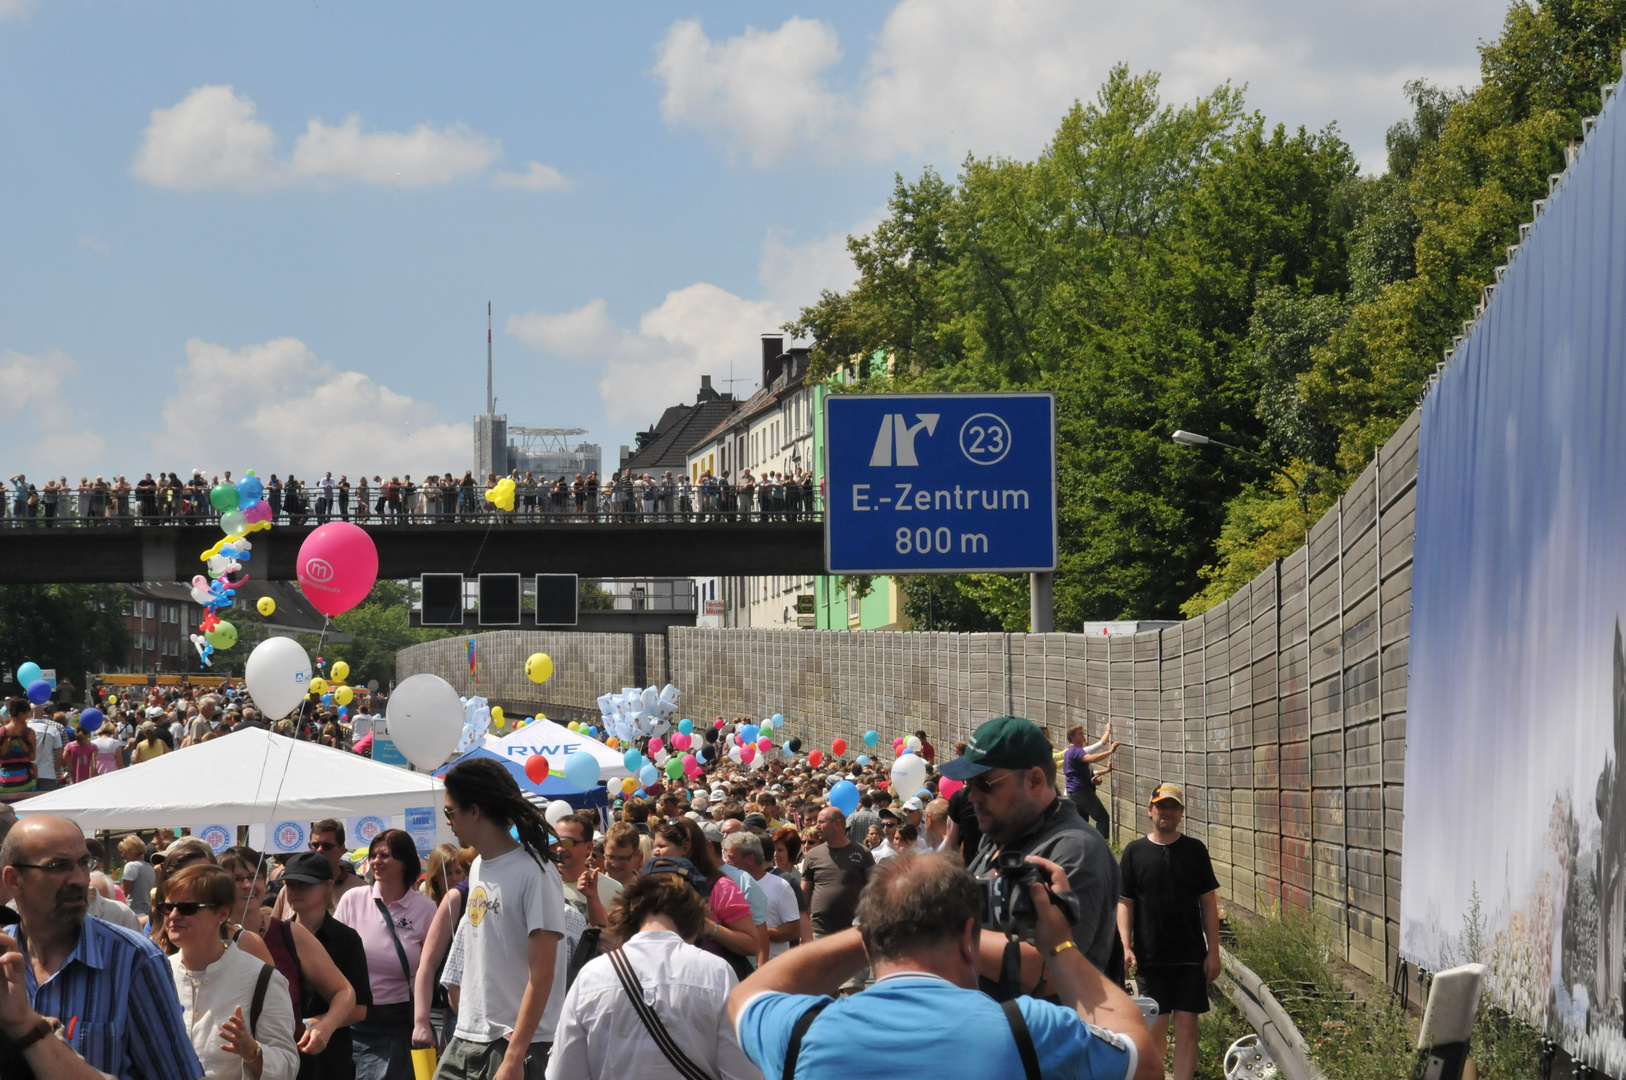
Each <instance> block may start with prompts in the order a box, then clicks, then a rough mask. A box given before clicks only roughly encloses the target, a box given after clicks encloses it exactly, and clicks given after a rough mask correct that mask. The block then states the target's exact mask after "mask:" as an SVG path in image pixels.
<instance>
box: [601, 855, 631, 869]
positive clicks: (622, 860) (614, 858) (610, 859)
mask: <svg viewBox="0 0 1626 1080" xmlns="http://www.w3.org/2000/svg"><path fill="white" fill-rule="evenodd" d="M632 860H633V856H631V855H611V854H608V853H606V854H605V856H604V861H605V862H607V863H615V864H616V865H617V866H621V865H624V864H626V863H630V862H631V861H632Z"/></svg>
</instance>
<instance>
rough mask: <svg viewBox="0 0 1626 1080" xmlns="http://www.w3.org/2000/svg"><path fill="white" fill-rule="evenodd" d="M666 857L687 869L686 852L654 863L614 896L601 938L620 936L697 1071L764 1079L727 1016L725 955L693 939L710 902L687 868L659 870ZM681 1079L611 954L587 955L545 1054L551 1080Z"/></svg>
mask: <svg viewBox="0 0 1626 1080" xmlns="http://www.w3.org/2000/svg"><path fill="white" fill-rule="evenodd" d="M663 864H664V865H667V866H673V867H676V868H677V869H678V870H679V871H682V870H684V869H685V868H687V869H688V870H691V871H692V867H689V864H688V862H687V860H684V859H665V860H657V862H656V863H654V864H651V867H650V868H649V869H646V870H645V871H644V876H643V877H641V878H639V879H638V880H637V881H635V882H633V884H632V885H631V887H629V888H627V889H624V890H622V892H621V893H620V894H619V895H618V896H616V898H615V903H614V905H613V906H612V907H611V908H610V919H609V923H610V925H609V927H608V929H607V930H606V935H605V936H606V937H608V938H613V939H616V940H619V941H623V942H625V944H624V945H622V947H621V948H620V949H619V950H618V952H619V953H620V954H621V957H622V958H623V959H624V960H625V961H626V968H627V969H628V973H629V975H630V977H631V978H632V979H634V980H635V981H636V982H637V984H638V987H639V992H640V996H641V997H642V999H643V1000H644V1002H646V1003H647V1004H648V1006H649V1008H651V1009H652V1010H653V1011H654V1013H655V1015H656V1016H658V1017H659V1018H660V1023H661V1026H663V1027H664V1028H665V1029H666V1031H667V1033H668V1034H669V1035H670V1036H671V1037H672V1041H673V1042H675V1043H676V1044H677V1046H678V1047H679V1049H681V1051H682V1053H683V1055H684V1056H686V1057H687V1058H688V1059H689V1060H690V1061H691V1062H693V1063H694V1064H695V1065H697V1066H699V1068H700V1071H701V1072H704V1073H706V1074H707V1075H708V1076H714V1077H717V1078H718V1080H746V1078H753V1080H754V1078H760V1077H761V1075H762V1074H761V1073H760V1072H758V1071H757V1068H756V1066H755V1065H752V1064H751V1062H750V1060H749V1059H747V1058H746V1056H745V1054H744V1053H743V1052H742V1051H741V1050H740V1044H739V1042H738V1040H737V1038H736V1037H735V1034H734V1025H733V1024H731V1023H729V1021H728V994H729V991H731V990H732V989H734V986H735V983H736V979H735V978H734V971H733V969H732V968H730V967H729V966H728V963H727V961H725V960H723V958H722V957H720V956H714V955H712V954H711V953H709V952H706V951H705V950H703V949H699V948H696V947H695V945H694V940H695V938H697V937H699V936H700V931H701V930H702V929H703V928H704V927H705V925H706V921H707V919H708V918H709V917H710V916H709V912H708V908H707V906H706V901H705V899H704V898H703V897H702V896H701V895H700V894H699V893H698V892H696V891H695V890H694V888H693V887H692V886H691V885H690V884H689V883H688V881H687V880H686V877H685V875H684V873H681V872H659V870H660V868H661V867H662V866H663ZM680 864H681V865H680ZM651 869H654V870H656V871H657V872H654V873H651V872H650V870H651ZM682 1076H683V1073H681V1072H679V1071H678V1068H677V1066H675V1065H674V1064H672V1062H671V1061H670V1060H668V1059H667V1057H666V1055H665V1054H663V1053H662V1052H661V1049H660V1046H659V1044H657V1043H656V1041H655V1037H654V1036H653V1035H652V1034H650V1031H649V1029H648V1028H647V1027H646V1026H645V1024H644V1021H643V1019H642V1018H641V1017H640V1016H639V1012H638V1009H637V1008H636V1007H635V1006H634V1004H633V1001H632V998H631V997H629V996H628V992H627V987H626V985H625V984H624V983H623V982H622V979H621V975H620V974H618V973H617V971H616V967H615V963H614V960H613V958H612V957H610V956H600V957H596V958H594V959H593V960H591V961H589V962H588V964H587V965H586V966H585V967H583V968H582V970H581V974H579V975H577V976H576V981H575V982H574V983H572V984H571V985H570V990H569V991H568V992H566V994H565V1000H564V1003H563V1006H562V1008H561V1009H560V1013H559V1027H558V1028H557V1029H556V1030H555V1031H554V1035H553V1050H552V1051H551V1052H550V1053H549V1054H548V1070H547V1078H548V1080H579V1078H584V1077H585V1078H591V1080H657V1078H658V1080H681V1078H682Z"/></svg>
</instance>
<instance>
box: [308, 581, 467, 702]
mask: <svg viewBox="0 0 1626 1080" xmlns="http://www.w3.org/2000/svg"><path fill="white" fill-rule="evenodd" d="M410 602H411V593H410V590H409V588H408V586H407V583H406V582H404V581H380V582H378V583H377V584H375V585H374V586H373V588H372V591H371V592H369V593H368V594H367V598H366V599H365V600H363V601H362V602H361V603H359V604H357V605H356V606H355V607H353V608H351V609H350V610H349V611H347V612H345V613H344V614H343V615H339V616H337V617H335V618H334V620H333V625H334V626H335V627H337V628H338V629H340V630H342V631H344V632H345V633H347V634H349V635H350V636H351V637H352V638H353V639H354V640H353V641H351V642H348V643H345V644H333V643H331V642H330V643H326V644H323V645H322V646H321V648H322V652H321V655H322V658H323V659H324V660H326V661H327V663H328V670H329V671H331V670H332V669H333V665H334V664H335V663H337V662H338V661H340V660H343V661H345V662H346V663H348V664H349V665H350V676H349V680H348V681H349V683H350V685H351V686H366V685H367V683H368V682H369V681H372V680H375V679H376V680H377V681H378V685H379V686H380V687H384V688H388V687H389V686H391V685H393V684H394V682H395V654H396V653H397V652H398V651H400V650H401V649H404V648H406V647H407V646H408V645H417V644H419V643H420V642H424V641H434V640H436V639H437V638H443V637H451V636H452V634H451V632H450V631H447V630H439V629H434V628H431V627H414V626H411V625H409V619H408V612H409V606H408V605H409V604H410ZM315 645H316V639H315V638H312V639H310V642H309V643H308V645H307V647H308V648H314V647H315ZM311 655H312V657H313V658H314V657H315V656H316V653H312V654H311Z"/></svg>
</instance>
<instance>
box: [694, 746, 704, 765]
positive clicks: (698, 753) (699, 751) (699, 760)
mask: <svg viewBox="0 0 1626 1080" xmlns="http://www.w3.org/2000/svg"><path fill="white" fill-rule="evenodd" d="M694 760H695V764H697V765H704V764H705V763H706V748H705V747H704V746H697V747H695V748H694Z"/></svg>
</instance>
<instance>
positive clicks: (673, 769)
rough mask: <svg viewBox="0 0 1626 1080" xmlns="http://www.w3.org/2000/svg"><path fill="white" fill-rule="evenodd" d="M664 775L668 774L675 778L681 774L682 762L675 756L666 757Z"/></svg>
mask: <svg viewBox="0 0 1626 1080" xmlns="http://www.w3.org/2000/svg"><path fill="white" fill-rule="evenodd" d="M666 775H667V776H670V777H671V778H672V779H673V780H676V779H677V778H678V777H680V776H682V775H683V762H681V761H679V760H678V759H677V758H675V757H669V758H667V759H666Z"/></svg>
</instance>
